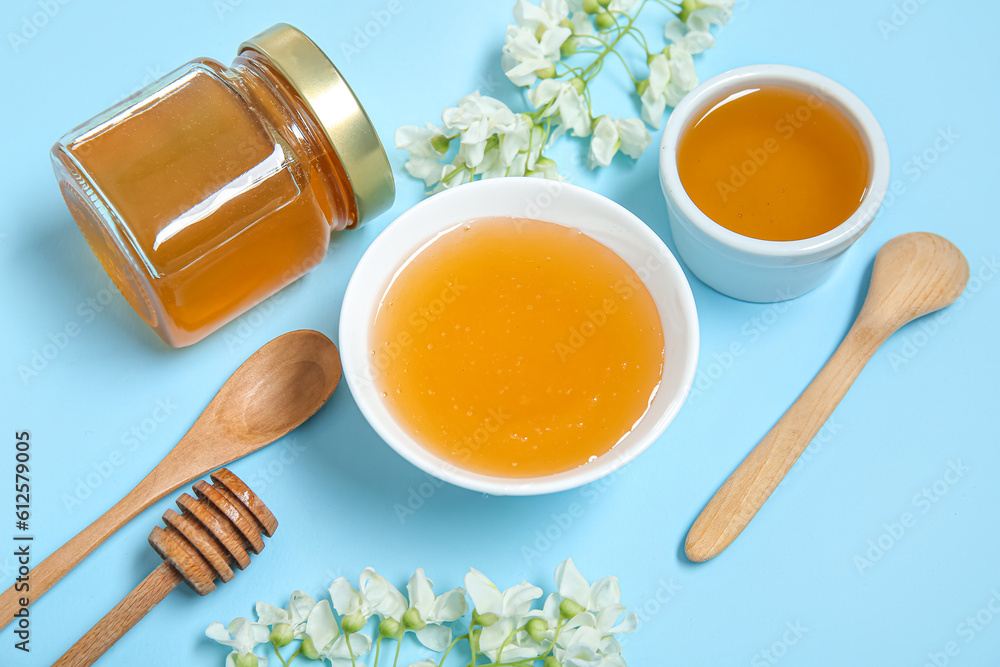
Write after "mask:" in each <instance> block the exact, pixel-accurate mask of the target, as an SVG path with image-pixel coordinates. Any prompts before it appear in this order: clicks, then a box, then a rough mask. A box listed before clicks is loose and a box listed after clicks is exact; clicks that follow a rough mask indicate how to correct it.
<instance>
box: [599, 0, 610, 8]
mask: <svg viewBox="0 0 1000 667" xmlns="http://www.w3.org/2000/svg"><path fill="white" fill-rule="evenodd" d="M597 4H599V5H600V6H601V7H604V8H605V9H607V8H608V7H609V6H610V5H611V0H597Z"/></svg>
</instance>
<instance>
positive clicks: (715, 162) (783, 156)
mask: <svg viewBox="0 0 1000 667" xmlns="http://www.w3.org/2000/svg"><path fill="white" fill-rule="evenodd" d="M677 170H678V173H679V175H680V179H681V184H682V185H683V186H684V191H685V192H686V193H687V194H688V196H689V197H690V198H691V200H692V201H693V202H694V203H695V205H696V206H697V207H698V208H699V209H701V211H702V212H703V213H705V214H706V215H707V216H708V217H709V218H711V219H712V220H713V221H715V222H717V223H718V224H720V225H722V226H723V227H726V228H727V229H729V230H731V231H734V232H736V233H737V234H741V235H743V236H749V237H753V238H757V239H764V240H769V241H795V240H800V239H807V238H812V237H814V236H819V235H820V234H824V233H826V232H828V231H830V230H832V229H833V228H835V227H837V226H839V225H840V224H841V223H843V222H845V221H846V220H847V219H848V218H850V217H851V215H852V214H853V213H854V211H855V210H856V209H857V208H858V206H859V205H860V203H861V199H862V198H863V197H864V195H865V193H866V192H867V190H868V182H869V174H870V171H871V169H870V166H869V160H868V152H867V150H866V148H865V145H864V142H863V140H862V138H861V133H860V132H859V131H858V129H857V128H856V127H855V125H854V124H853V123H852V122H851V120H850V119H849V118H848V117H847V116H846V115H845V114H844V113H843V112H842V111H841V110H840V109H839V108H837V107H836V105H834V104H833V103H832V102H830V101H829V100H826V99H825V98H823V97H821V96H820V95H817V94H814V93H810V92H807V91H805V90H801V89H799V88H794V87H791V86H780V85H761V86H753V87H749V88H746V89H744V90H739V91H736V92H733V93H728V94H727V95H726V96H725V97H724V98H722V99H719V100H716V101H715V102H713V103H710V104H707V105H706V106H705V108H704V109H703V110H702V111H701V112H699V113H696V114H694V117H693V120H692V121H691V122H690V124H689V125H688V126H687V127H686V128H685V129H684V130H683V133H682V135H681V138H680V141H679V142H678V146H677Z"/></svg>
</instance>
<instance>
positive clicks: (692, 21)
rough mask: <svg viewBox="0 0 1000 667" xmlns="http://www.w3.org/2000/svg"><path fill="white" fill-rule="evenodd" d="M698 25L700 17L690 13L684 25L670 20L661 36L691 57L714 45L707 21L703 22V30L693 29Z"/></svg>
mask: <svg viewBox="0 0 1000 667" xmlns="http://www.w3.org/2000/svg"><path fill="white" fill-rule="evenodd" d="M700 23H702V20H701V15H699V14H698V13H697V12H692V13H691V15H690V16H689V17H688V20H687V22H686V23H685V22H684V21H681V20H680V19H677V18H675V19H672V20H670V21H669V22H667V26H666V28H664V29H663V36H664V37H666V38H667V39H669V40H670V43H671V45H673V46H677V47H679V48H681V49H684V50H685V51H687V52H688V53H690V54H691V55H693V56H694V55H697V54H699V53H701V52H702V51H704V50H705V49H710V48H712V46H713V45H714V44H715V38H714V37H712V33H711V32H709V30H708V28H709V24H708V22H707V21H705V22H704V27H703V29H699V28H696V27H694V26H698V25H699V24H700Z"/></svg>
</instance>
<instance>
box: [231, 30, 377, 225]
mask: <svg viewBox="0 0 1000 667" xmlns="http://www.w3.org/2000/svg"><path fill="white" fill-rule="evenodd" d="M246 49H253V50H254V51H257V52H259V53H261V54H263V55H264V56H266V57H267V58H268V59H269V60H270V61H271V64H272V65H273V66H274V68H275V69H276V70H278V71H279V72H281V74H282V75H283V76H284V77H285V78H286V79H287V80H288V82H289V83H290V84H291V85H292V87H293V88H295V90H296V91H297V92H298V93H299V94H300V95H301V96H302V99H303V100H304V101H305V103H306V106H307V107H308V108H309V110H310V111H311V112H312V114H313V115H314V116H315V117H316V119H317V120H318V121H319V123H320V125H321V126H322V127H323V130H324V131H325V132H326V136H327V138H329V140H330V144H331V145H332V146H333V150H334V151H336V153H337V157H338V158H340V163H341V165H343V167H344V171H345V172H346V173H347V179H348V180H349V181H350V182H351V189H352V190H353V191H354V199H355V201H356V202H357V205H358V224H359V225H360V224H362V223H364V222H367V221H368V220H371V219H372V218H374V217H375V216H377V215H378V214H379V213H382V212H383V211H385V210H386V209H388V208H389V207H390V206H392V202H393V199H395V196H396V186H395V183H394V182H393V178H392V168H391V167H390V166H389V157H388V156H387V155H386V154H385V149H384V148H383V147H382V142H381V141H380V140H379V138H378V133H376V132H375V127H374V126H373V125H372V122H371V120H370V119H369V118H368V114H366V113H365V110H364V108H363V107H362V106H361V102H359V101H358V98H357V97H356V96H355V95H354V91H352V90H351V88H350V86H348V85H347V82H346V81H344V78H343V77H342V76H341V75H340V72H339V71H338V70H337V68H336V67H334V65H333V63H332V62H331V61H330V59H329V58H328V57H327V56H326V54H325V53H323V51H322V50H321V49H320V48H319V47H318V46H316V44H315V43H314V42H313V41H312V40H311V39H309V38H308V37H306V35H305V34H304V33H303V32H302V31H301V30H299V29H298V28H295V27H293V26H290V25H288V24H287V23H277V24H275V25H273V26H271V27H270V28H268V29H267V30H265V31H264V32H262V33H260V34H259V35H257V36H256V37H253V38H251V39H248V40H247V41H245V42H243V43H242V44H240V48H239V51H240V52H241V53H242V52H243V51H244V50H246Z"/></svg>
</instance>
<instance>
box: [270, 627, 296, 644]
mask: <svg viewBox="0 0 1000 667" xmlns="http://www.w3.org/2000/svg"><path fill="white" fill-rule="evenodd" d="M293 639H295V633H294V632H293V631H292V626H290V625H289V624H288V623H277V624H275V626H274V627H273V628H271V636H270V637H269V640H270V642H271V645H272V646H273V647H274V648H282V647H285V646H288V645H289V644H291V643H292V640H293Z"/></svg>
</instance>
